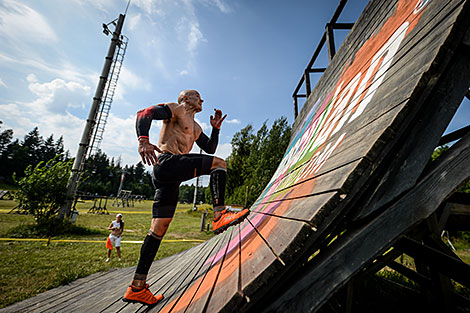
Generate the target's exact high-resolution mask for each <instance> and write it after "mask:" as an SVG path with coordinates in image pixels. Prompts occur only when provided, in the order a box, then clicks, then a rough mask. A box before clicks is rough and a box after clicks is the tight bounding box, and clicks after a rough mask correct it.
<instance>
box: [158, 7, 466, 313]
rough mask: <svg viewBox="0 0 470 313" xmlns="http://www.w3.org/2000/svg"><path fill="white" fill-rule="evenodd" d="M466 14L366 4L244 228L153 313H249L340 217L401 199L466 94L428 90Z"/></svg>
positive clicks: (447, 62) (448, 58)
mask: <svg viewBox="0 0 470 313" xmlns="http://www.w3.org/2000/svg"><path fill="white" fill-rule="evenodd" d="M468 7H469V3H468V1H452V0H450V1H445V0H441V1H437V0H434V1H426V0H424V1H423V0H413V1H411V0H410V1H405V0H400V1H382V0H378V1H371V3H369V5H368V6H367V8H366V9H365V11H364V12H363V14H362V15H361V17H360V18H359V19H358V21H357V22H356V24H355V26H354V28H353V29H352V30H351V32H350V34H349V36H348V37H347V38H346V40H345V41H344V42H343V44H342V46H341V48H340V49H339V51H338V53H337V54H336V55H335V57H334V59H333V60H332V62H331V63H330V65H329V66H328V68H327V70H326V71H325V73H324V75H323V76H322V78H321V79H320V81H319V83H318V84H317V86H316V87H315V89H314V91H313V92H312V94H311V96H310V97H309V98H308V101H307V103H306V104H305V105H304V107H303V109H302V111H301V113H300V114H299V117H298V118H297V120H296V121H295V124H294V131H293V134H294V135H293V136H292V139H291V142H290V144H289V147H288V149H287V151H286V154H285V156H284V158H283V160H282V162H281V164H280V166H279V168H278V170H277V171H276V173H275V174H274V176H273V178H272V179H271V181H270V183H269V184H268V186H267V187H266V189H265V190H264V191H263V193H262V195H261V196H260V197H259V199H258V200H257V201H256V203H255V204H254V205H253V206H252V208H251V211H252V213H251V215H250V216H249V218H248V220H247V221H246V222H244V223H243V224H241V225H240V227H235V228H232V229H230V231H229V232H228V233H227V234H225V235H224V236H226V237H228V239H226V241H227V242H225V243H224V244H222V245H221V246H220V248H217V249H215V251H214V252H213V253H212V254H211V255H210V257H209V258H208V259H207V260H206V261H204V262H205V264H206V265H209V267H208V268H207V269H206V270H205V271H202V272H201V273H200V274H199V275H196V277H197V279H195V280H194V281H192V282H191V285H189V286H187V288H186V289H185V290H184V292H182V293H181V294H179V295H176V294H175V296H173V297H172V298H171V299H169V300H168V301H167V302H166V303H165V305H164V306H163V307H162V308H158V309H156V310H155V311H159V312H218V311H231V312H239V311H244V310H248V309H249V307H250V306H251V305H252V304H253V303H254V302H256V301H257V299H259V298H261V297H262V296H263V295H264V294H265V293H268V292H269V290H270V288H271V287H272V286H273V284H276V283H281V282H282V281H280V280H279V279H280V277H282V276H283V274H282V273H283V272H287V271H289V270H291V269H292V268H293V267H294V266H295V262H296V261H297V260H299V257H300V256H301V255H304V254H305V250H308V249H310V248H311V247H312V246H314V243H315V242H316V241H320V240H322V239H324V238H325V237H326V236H327V235H328V233H329V232H328V231H329V230H330V229H331V227H332V226H334V225H336V224H338V223H339V222H340V220H341V219H342V218H344V217H345V216H351V218H362V217H365V216H367V215H368V214H370V213H372V212H374V211H375V210H376V209H377V208H379V207H380V206H381V205H382V204H383V203H385V202H384V201H389V200H390V199H393V198H394V197H396V196H397V195H399V194H400V193H402V192H403V191H404V190H407V189H408V188H410V187H411V186H412V185H413V184H414V183H415V182H416V179H417V178H418V176H419V174H420V173H421V172H422V170H423V168H424V166H425V165H426V163H427V160H428V158H429V156H430V154H431V153H432V151H433V149H434V147H435V146H436V145H437V142H438V141H439V138H440V136H441V135H442V133H443V132H444V130H445V128H446V126H447V125H448V123H449V122H450V120H451V118H452V116H453V115H454V113H455V111H456V109H457V107H458V105H459V103H460V100H461V98H462V97H463V95H464V94H465V91H466V88H468V81H465V80H464V82H463V83H462V84H460V85H459V82H458V81H454V82H452V85H451V86H449V87H451V88H455V90H452V92H451V94H450V95H448V94H449V90H436V86H437V83H438V80H439V78H440V77H441V76H442V75H443V74H444V73H445V71H446V69H448V68H449V67H450V66H451V64H452V57H453V52H454V51H455V50H456V49H457V47H458V46H459V45H460V44H461V42H462V41H463V40H464V35H465V32H466V31H467V28H468V20H469V19H468V16H469V15H468V14H469V10H468ZM462 70H465V69H462ZM463 75H466V74H465V73H464V74H463ZM467 76H468V75H467ZM461 78H462V76H460V75H459V74H455V80H459V79H461ZM436 95H439V96H440V97H441V98H440V99H439V101H433V100H434V99H433V97H432V96H434V97H435V96H436ZM459 98H460V100H459ZM417 128H418V129H417ZM411 159H412V160H413V162H411V163H410V160H411ZM384 176H387V177H388V179H384ZM398 183H399V184H398ZM397 185H398V186H397ZM384 190H386V192H384ZM359 204H361V205H362V206H361V208H362V210H360V211H358V212H354V205H359ZM364 204H367V205H366V206H364ZM214 240H218V239H214ZM156 266H158V263H157V264H156ZM202 273H204V274H202ZM196 277H195V278H196Z"/></svg>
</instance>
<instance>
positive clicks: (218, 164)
mask: <svg viewBox="0 0 470 313" xmlns="http://www.w3.org/2000/svg"><path fill="white" fill-rule="evenodd" d="M214 168H227V163H225V161H224V160H223V159H221V158H218V157H214V159H213V160H212V166H211V170H213V169H214Z"/></svg>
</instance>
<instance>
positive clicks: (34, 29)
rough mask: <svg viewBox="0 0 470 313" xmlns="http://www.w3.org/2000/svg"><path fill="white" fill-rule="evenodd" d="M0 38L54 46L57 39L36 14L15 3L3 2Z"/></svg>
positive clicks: (39, 15)
mask: <svg viewBox="0 0 470 313" xmlns="http://www.w3.org/2000/svg"><path fill="white" fill-rule="evenodd" d="M0 36H2V37H4V38H7V39H8V40H10V41H14V42H16V43H24V42H25V41H28V42H41V43H47V44H54V43H56V42H57V41H58V37H57V35H56V34H55V32H54V30H53V29H52V27H51V26H49V23H48V22H47V20H46V19H45V18H44V17H43V16H42V15H41V14H39V13H38V12H36V11H35V10H33V9H31V8H30V7H28V6H27V5H25V4H22V3H18V2H17V1H11V0H4V1H3V5H0Z"/></svg>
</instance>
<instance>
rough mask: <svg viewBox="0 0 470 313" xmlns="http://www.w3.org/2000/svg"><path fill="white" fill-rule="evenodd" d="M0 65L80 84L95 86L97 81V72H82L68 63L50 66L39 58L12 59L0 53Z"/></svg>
mask: <svg viewBox="0 0 470 313" xmlns="http://www.w3.org/2000/svg"><path fill="white" fill-rule="evenodd" d="M0 63H3V64H4V65H7V66H8V67H10V68H12V69H18V68H21V69H23V70H29V71H31V70H34V71H35V72H44V73H48V74H52V75H54V76H56V77H60V78H62V79H65V80H72V81H77V82H79V83H81V84H86V83H89V82H91V83H92V84H93V85H96V83H97V81H98V77H99V74H98V72H84V71H83V70H79V69H78V68H77V67H76V66H75V65H72V64H70V63H67V62H65V63H59V62H58V63H59V64H50V63H47V62H46V61H44V60H43V59H41V58H38V57H34V56H28V57H27V58H26V57H25V58H12V57H10V56H8V55H6V54H3V53H1V52H0Z"/></svg>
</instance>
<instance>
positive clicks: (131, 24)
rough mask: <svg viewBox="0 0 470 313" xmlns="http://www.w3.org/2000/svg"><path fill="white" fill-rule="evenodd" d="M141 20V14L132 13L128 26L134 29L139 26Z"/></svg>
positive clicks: (128, 19) (128, 18)
mask: <svg viewBox="0 0 470 313" xmlns="http://www.w3.org/2000/svg"><path fill="white" fill-rule="evenodd" d="M140 21H141V14H140V13H139V14H137V15H130V16H128V17H127V26H128V27H129V30H131V31H133V30H135V29H136V28H137V26H138V25H139V24H140Z"/></svg>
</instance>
